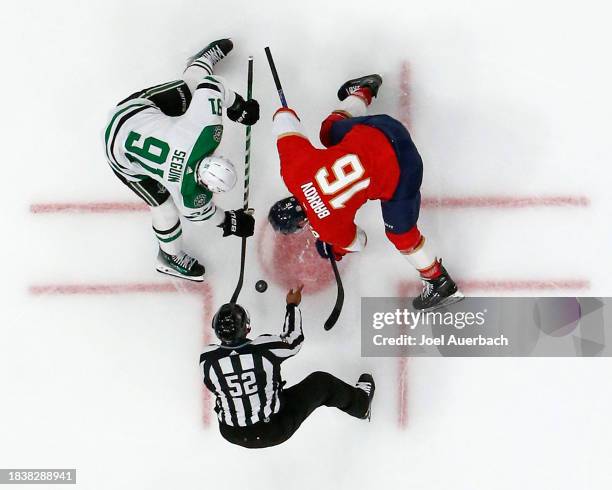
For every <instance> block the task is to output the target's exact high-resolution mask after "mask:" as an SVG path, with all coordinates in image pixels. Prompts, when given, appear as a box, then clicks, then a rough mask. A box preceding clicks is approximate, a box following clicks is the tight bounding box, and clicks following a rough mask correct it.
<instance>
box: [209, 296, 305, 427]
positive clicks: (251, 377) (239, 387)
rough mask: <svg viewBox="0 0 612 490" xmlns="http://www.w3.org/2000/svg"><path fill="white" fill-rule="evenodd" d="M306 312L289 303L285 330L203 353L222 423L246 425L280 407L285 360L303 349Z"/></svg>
mask: <svg viewBox="0 0 612 490" xmlns="http://www.w3.org/2000/svg"><path fill="white" fill-rule="evenodd" d="M303 341H304V334H303V332H302V315H301V312H300V310H299V308H298V307H297V306H295V305H287V312H286V314H285V324H284V327H283V333H282V334H281V335H280V336H279V335H260V336H259V337H257V338H255V339H253V340H250V339H247V340H246V341H245V342H244V343H243V344H240V345H237V346H225V345H218V344H212V345H209V346H208V347H207V348H206V350H205V351H204V352H203V353H202V355H201V356H200V366H201V368H202V371H203V374H204V384H205V385H206V387H207V388H208V389H209V390H210V391H212V392H213V393H214V395H215V397H216V406H215V411H216V412H217V417H218V418H219V421H220V422H221V423H222V424H226V425H231V426H241V427H245V426H248V425H253V424H255V423H257V422H262V421H265V420H266V419H267V418H268V417H270V416H271V415H272V414H275V413H277V412H278V411H279V409H280V405H281V402H280V400H279V394H280V391H281V390H282V378H281V363H282V362H283V361H284V360H285V359H288V358H289V357H292V356H294V355H295V354H297V353H298V352H299V351H300V348H301V346H302V342H303Z"/></svg>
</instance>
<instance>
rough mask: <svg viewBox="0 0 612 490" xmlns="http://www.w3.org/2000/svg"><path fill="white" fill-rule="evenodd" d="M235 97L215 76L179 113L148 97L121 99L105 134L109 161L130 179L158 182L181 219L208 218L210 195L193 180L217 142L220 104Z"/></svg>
mask: <svg viewBox="0 0 612 490" xmlns="http://www.w3.org/2000/svg"><path fill="white" fill-rule="evenodd" d="M178 83H180V82H178ZM235 97H236V95H235V93H234V92H233V91H232V90H231V89H229V88H226V87H225V84H224V83H223V81H222V80H221V79H220V78H219V77H212V76H207V77H205V78H203V79H202V81H201V82H200V83H199V84H198V85H197V87H196V89H195V91H194V93H193V94H192V100H191V103H190V105H189V108H188V109H187V111H186V112H185V113H184V114H183V115H181V116H177V117H170V116H167V115H165V114H164V113H163V112H162V111H161V110H160V109H159V108H158V107H157V106H156V105H155V104H154V103H153V102H152V101H151V100H149V99H147V98H133V99H130V100H128V101H126V102H124V103H122V104H121V105H119V106H117V107H116V108H115V110H114V111H113V113H112V115H111V117H110V121H109V123H108V125H107V126H106V130H105V133H104V142H105V146H106V157H107V159H108V163H109V164H110V166H111V167H112V169H113V170H114V171H115V172H117V173H118V174H120V175H122V176H123V177H124V178H126V179H127V180H129V181H132V182H138V181H141V180H142V179H144V178H147V177H150V178H153V179H155V180H156V181H158V182H159V183H160V184H161V185H163V186H164V187H165V188H166V189H167V190H168V192H169V193H170V195H171V197H172V199H173V201H174V203H175V205H176V206H177V208H178V209H179V211H180V212H181V214H182V215H183V216H185V217H186V218H188V219H190V220H192V221H203V220H206V219H208V218H210V217H211V216H212V215H214V213H215V205H214V203H213V201H212V193H211V192H210V191H209V190H208V189H207V188H206V187H204V186H201V185H199V184H198V183H197V182H196V167H197V165H198V163H199V162H200V161H201V160H202V159H203V158H205V157H207V156H209V155H211V154H212V153H213V152H214V151H215V149H216V148H217V147H218V146H219V143H220V142H221V137H222V135H223V125H222V112H223V107H231V105H232V104H233V103H234V101H235Z"/></svg>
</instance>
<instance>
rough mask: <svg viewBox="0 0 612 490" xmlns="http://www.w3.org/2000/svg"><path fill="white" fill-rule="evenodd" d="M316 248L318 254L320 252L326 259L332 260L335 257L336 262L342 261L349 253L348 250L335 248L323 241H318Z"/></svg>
mask: <svg viewBox="0 0 612 490" xmlns="http://www.w3.org/2000/svg"><path fill="white" fill-rule="evenodd" d="M316 246H317V252H319V255H320V256H321V257H322V258H324V259H330V258H331V257H333V258H334V259H335V260H336V261H338V260H342V257H344V256H345V255H346V253H347V252H346V250H344V249H342V248H338V247H334V246H333V245H330V244H329V243H325V242H323V241H321V240H317V243H316Z"/></svg>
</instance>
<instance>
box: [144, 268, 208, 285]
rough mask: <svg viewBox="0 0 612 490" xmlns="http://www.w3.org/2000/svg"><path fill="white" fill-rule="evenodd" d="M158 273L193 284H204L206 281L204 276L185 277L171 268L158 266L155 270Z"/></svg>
mask: <svg viewBox="0 0 612 490" xmlns="http://www.w3.org/2000/svg"><path fill="white" fill-rule="evenodd" d="M155 270H156V271H157V272H159V273H161V274H166V275H167V276H172V277H178V278H179V279H187V280H188V281H193V282H202V281H204V275H201V276H185V275H183V274H181V273H180V272H177V271H175V270H174V269H172V268H170V267H163V266H157V267H156V269H155Z"/></svg>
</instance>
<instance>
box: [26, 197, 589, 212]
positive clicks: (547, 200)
mask: <svg viewBox="0 0 612 490" xmlns="http://www.w3.org/2000/svg"><path fill="white" fill-rule="evenodd" d="M590 204H591V203H590V200H589V198H588V197H586V196H580V195H549V196H493V195H492V196H457V197H424V198H423V199H422V201H421V207H423V208H426V209H477V208H488V209H519V208H555V207H557V208H559V207H572V208H586V207H588V206H590ZM148 209H149V206H147V205H146V204H145V203H141V202H132V201H125V202H123V201H91V202H42V203H35V204H32V205H30V212H31V213H32V214H61V213H66V214H70V213H73V214H114V213H142V212H146V211H148Z"/></svg>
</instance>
